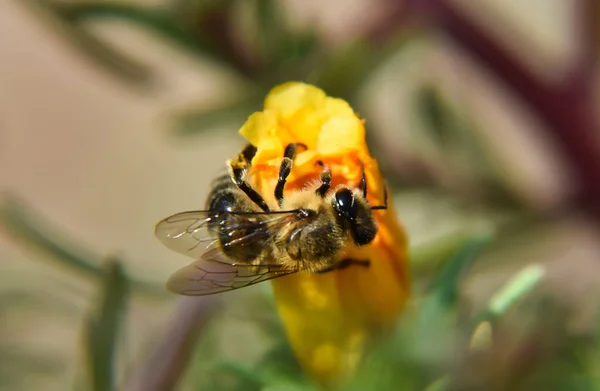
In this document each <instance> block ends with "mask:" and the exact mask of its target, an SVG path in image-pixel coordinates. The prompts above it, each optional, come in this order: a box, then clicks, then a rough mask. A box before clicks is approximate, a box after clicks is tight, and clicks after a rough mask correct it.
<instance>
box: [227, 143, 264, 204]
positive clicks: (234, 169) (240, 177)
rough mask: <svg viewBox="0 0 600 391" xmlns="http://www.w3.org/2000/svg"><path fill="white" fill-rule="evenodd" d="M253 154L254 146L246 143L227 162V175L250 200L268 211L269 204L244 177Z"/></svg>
mask: <svg viewBox="0 0 600 391" xmlns="http://www.w3.org/2000/svg"><path fill="white" fill-rule="evenodd" d="M255 154H256V147H255V146H253V145H252V144H248V145H247V146H246V147H245V148H244V149H243V150H242V152H240V154H239V155H238V156H237V157H236V158H235V159H232V160H230V161H229V162H228V164H229V175H231V179H232V180H233V183H235V184H236V186H237V187H239V188H240V190H241V191H243V192H244V193H246V195H247V196H248V198H250V199H251V200H252V202H254V203H255V204H256V205H258V206H259V207H260V208H261V209H262V210H263V211H265V212H269V206H268V205H267V203H266V202H265V200H264V199H263V198H262V196H261V195H260V194H258V193H257V192H256V190H254V189H253V188H252V187H251V186H250V184H249V183H248V182H246V180H245V179H244V177H245V176H246V172H247V171H248V168H249V167H250V163H251V162H252V158H253V157H254V155H255Z"/></svg>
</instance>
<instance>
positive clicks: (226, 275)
mask: <svg viewBox="0 0 600 391" xmlns="http://www.w3.org/2000/svg"><path fill="white" fill-rule="evenodd" d="M295 216H296V214H295V212H294V211H289V212H271V213H240V212H224V211H221V212H215V211H193V212H183V213H178V214H176V215H173V216H170V217H168V218H166V219H164V220H162V221H160V222H159V223H158V224H157V225H156V230H155V234H156V236H157V237H158V239H159V240H160V241H161V242H162V243H163V244H164V245H165V246H166V247H168V248H170V249H171V250H174V251H176V252H178V253H181V254H183V255H187V256H190V257H193V258H195V259H196V261H195V262H192V263H191V264H189V265H187V266H184V267H183V268H181V269H179V270H178V271H177V272H175V273H174V274H173V275H172V276H171V278H170V279H169V281H168V282H167V288H168V289H169V290H171V291H172V292H175V293H180V294H183V295H208V294H213V293H218V292H224V291H228V290H233V289H238V288H243V287H246V286H249V285H253V284H256V283H259V282H262V281H266V280H269V279H272V278H276V277H281V276H284V275H288V274H291V273H294V272H296V270H290V269H288V268H283V267H281V266H280V265H277V264H264V263H261V262H260V260H259V261H258V262H257V261H256V260H255V261H254V262H253V263H254V264H250V262H247V263H244V262H243V260H239V259H238V260H232V259H230V258H229V257H227V255H225V254H224V253H223V251H222V249H221V246H220V243H219V241H218V239H217V237H216V233H215V232H213V230H214V229H215V227H218V229H219V231H220V232H221V233H225V234H230V236H232V237H235V239H234V240H232V241H230V242H229V243H228V245H231V246H233V245H240V246H243V245H244V244H245V243H252V244H253V245H256V243H257V242H260V241H263V242H265V243H264V245H265V246H267V245H269V244H267V243H266V242H267V241H268V240H269V239H270V237H271V235H273V234H274V232H276V231H277V230H280V229H281V228H282V227H283V226H285V225H287V224H289V223H290V222H292V221H294V219H295V218H296V217H295ZM240 232H243V235H239V233H240ZM270 262H271V263H273V260H271V261H270Z"/></svg>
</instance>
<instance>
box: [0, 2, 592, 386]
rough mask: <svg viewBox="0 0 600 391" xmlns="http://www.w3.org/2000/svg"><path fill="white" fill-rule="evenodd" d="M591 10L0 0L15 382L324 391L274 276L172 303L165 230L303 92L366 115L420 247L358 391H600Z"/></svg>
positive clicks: (4, 378)
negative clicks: (249, 136) (272, 108)
mask: <svg viewBox="0 0 600 391" xmlns="http://www.w3.org/2000/svg"><path fill="white" fill-rule="evenodd" d="M599 9H600V5H599V4H597V2H596V1H594V0H573V1H561V0H535V1H534V0H530V1H527V2H525V1H517V0H482V1H469V0H429V1H419V0H404V1H402V0H377V1H368V0H346V1H332V2H320V1H300V0H285V1H275V0H221V1H217V0H215V1H211V0H197V1H193V0H152V1H141V0H138V1H134V0H118V1H117V0H113V1H110V2H108V1H83V0H81V1H74V0H72V1H62V0H61V1H59V0H52V1H42V0H3V1H1V2H0V159H1V160H0V178H1V179H0V185H1V186H2V194H1V196H2V198H1V199H0V233H1V235H0V389H6V390H38V389H39V390H66V389H77V390H83V389H89V390H92V389H93V390H110V389H115V387H116V389H127V390H169V389H178V390H205V389H211V390H212V389H244V390H245V389H249V390H253V389H269V390H283V389H285V390H297V389H298V390H300V389H314V388H312V387H314V385H312V384H311V383H310V382H309V381H308V380H306V379H305V378H304V377H303V375H302V373H301V372H300V371H299V369H298V367H297V365H296V364H295V362H294V359H293V356H292V354H291V353H290V351H289V348H288V347H287V345H286V343H285V338H284V337H283V335H282V332H281V325H280V324H279V321H278V320H277V317H276V313H275V311H274V307H273V298H272V296H271V294H270V290H269V285H268V284H261V285H260V286H256V287H252V288H248V289H244V291H245V292H231V293H228V294H226V295H222V296H220V297H217V298H207V299H200V300H198V299H192V300H188V299H185V298H180V297H177V296H174V295H171V294H169V293H167V292H166V291H164V289H163V284H164V281H165V280H166V279H167V278H168V276H169V275H170V274H171V273H172V272H173V271H174V270H175V269H177V268H178V267H180V266H181V265H182V264H183V263H184V262H188V260H187V259H183V257H181V256H179V255H177V254H175V253H172V252H170V251H168V250H167V249H165V248H164V247H163V246H162V245H161V244H160V243H159V242H158V240H156V238H155V237H154V235H153V228H154V224H155V223H156V222H157V221H158V220H159V219H161V218H163V217H166V216H168V215H170V214H173V213H176V212H180V211H184V210H193V209H198V208H201V207H202V206H203V204H204V197H205V196H206V194H207V192H208V190H209V188H208V187H207V186H208V184H209V182H210V180H211V179H212V178H213V177H214V176H215V175H216V174H218V173H219V172H221V171H222V170H223V168H224V161H225V160H226V159H227V158H229V157H231V156H233V155H234V154H235V153H236V152H238V151H239V149H240V148H241V147H242V146H243V145H244V141H243V140H242V138H241V137H239V136H238V135H237V130H238V129H239V127H240V126H241V124H242V123H243V121H244V120H245V118H246V117H247V116H248V115H250V114H251V113H252V112H253V111H256V110H258V109H260V107H261V103H262V99H263V98H264V96H265V95H266V93H267V91H268V90H269V89H270V88H272V87H273V86H275V85H276V84H278V83H281V82H285V81H290V80H301V81H306V82H309V83H313V84H316V85H317V86H319V87H321V88H323V89H324V90H325V91H326V92H327V93H328V94H330V95H334V96H339V97H342V98H344V99H347V100H348V101H349V102H350V103H351V104H352V105H353V107H354V108H355V109H356V110H357V112H359V113H360V115H361V116H362V117H364V118H366V120H367V122H366V124H367V131H368V137H369V142H370V146H371V150H372V152H373V154H374V155H375V156H376V157H377V158H378V159H379V160H380V162H381V166H382V169H383V171H384V173H385V175H386V178H387V180H388V184H389V186H390V188H391V189H392V191H393V194H394V202H395V204H396V206H397V209H398V214H399V218H400V220H401V221H402V223H403V225H404V226H405V228H406V230H407V232H408V235H409V238H410V252H411V263H412V274H413V278H414V285H415V286H414V290H415V302H416V303H417V305H416V308H417V309H416V310H415V311H414V312H415V313H416V315H413V316H412V317H409V318H410V319H411V320H410V321H403V322H401V323H402V324H403V326H399V329H398V332H397V335H395V336H394V343H388V344H386V345H387V347H388V348H387V349H379V350H377V349H375V352H374V353H373V358H372V360H371V361H370V364H369V365H366V364H365V366H364V368H363V369H362V370H361V371H360V373H359V374H358V375H357V379H355V380H353V381H350V382H349V383H348V384H345V385H343V386H342V387H345V388H343V389H352V390H354V389H356V390H362V389H378V390H382V389H390V390H392V389H399V388H398V387H402V389H406V390H413V389H414V390H424V389H431V390H434V389H435V390H443V389H461V390H462V389H465V390H469V389H490V390H494V389H498V390H504V389H515V390H521V389H523V390H525V389H527V390H533V389H540V390H541V389H544V390H549V389H557V390H558V389H560V390H575V389H577V390H580V389H581V390H584V389H585V390H588V389H589V390H594V389H598V387H600V378H598V375H599V374H600V356H599V355H598V352H597V350H598V349H597V347H598V345H597V331H598V314H597V309H598V297H599V294H600V292H599V291H598V289H599V282H600V281H599V280H600V273H599V271H600V266H599V262H600V241H599V238H600V236H599V231H598V219H599V218H600V208H599V206H600V153H599V151H600V132H599V128H598V120H599V119H598V115H597V111H596V107H597V105H598V92H599V87H600V84H599V79H598V74H599V73H598V69H599V68H598V66H597V58H598V49H599V46H598V44H599V38H600V31H599V29H598V26H599V25H600V24H599V23H598V20H599V18H600V11H599ZM432 303H433V304H432ZM423 308H426V309H428V310H423ZM432 308H433V309H432ZM415 319H416V320H415ZM441 320H443V321H441ZM382 374H384V375H382ZM174 387H175V388H174ZM427 387H429V388H427Z"/></svg>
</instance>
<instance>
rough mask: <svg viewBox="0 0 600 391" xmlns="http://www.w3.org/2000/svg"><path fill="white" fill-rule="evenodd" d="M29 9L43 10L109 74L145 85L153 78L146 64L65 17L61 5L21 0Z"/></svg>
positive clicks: (38, 0)
mask: <svg viewBox="0 0 600 391" xmlns="http://www.w3.org/2000/svg"><path fill="white" fill-rule="evenodd" d="M24 3H26V4H27V5H29V6H30V7H31V8H32V9H34V10H38V11H41V12H43V15H44V16H45V17H46V19H47V20H48V21H49V22H50V23H51V24H52V27H55V28H56V29H57V30H58V31H59V32H61V33H62V35H63V36H64V37H65V38H67V39H68V40H69V41H70V42H71V44H72V45H74V46H75V47H77V49H79V50H80V51H81V52H82V53H84V54H85V55H86V56H88V57H89V58H90V59H93V60H94V61H96V64H99V65H101V66H103V67H104V68H105V69H106V70H108V71H109V72H110V73H111V74H112V75H114V76H116V77H118V78H119V79H121V80H122V81H124V82H128V83H131V84H133V85H135V86H137V87H148V86H150V84H151V81H152V79H153V74H152V71H151V70H150V68H149V67H148V66H146V65H144V64H142V63H141V62H139V61H137V60H135V59H133V58H130V57H128V56H126V55H125V54H123V53H121V52H119V51H118V50H116V49H114V48H112V47H111V46H110V45H108V44H107V43H105V42H103V41H102V40H101V39H99V38H98V37H96V36H95V35H94V34H92V33H91V32H89V31H88V30H86V29H85V27H84V26H80V25H78V24H76V23H74V22H73V21H72V20H69V18H67V17H66V14H65V13H64V12H63V10H62V9H61V6H59V5H58V4H55V3H54V2H51V1H42V0H25V1H24Z"/></svg>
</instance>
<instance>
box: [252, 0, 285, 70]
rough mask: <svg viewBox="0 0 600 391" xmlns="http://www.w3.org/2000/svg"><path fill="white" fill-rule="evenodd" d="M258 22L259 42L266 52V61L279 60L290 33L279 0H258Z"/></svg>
mask: <svg viewBox="0 0 600 391" xmlns="http://www.w3.org/2000/svg"><path fill="white" fill-rule="evenodd" d="M256 24H257V30H258V42H259V45H260V47H261V48H262V50H263V52H264V59H265V63H266V64H272V63H273V62H276V61H277V60H278V58H277V57H278V56H279V54H280V53H281V48H282V42H283V41H284V39H285V38H286V35H287V34H288V32H287V31H286V29H285V25H284V22H283V21H282V14H281V12H280V11H279V8H278V2H277V1H275V0H256ZM267 66H268V65H267Z"/></svg>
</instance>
